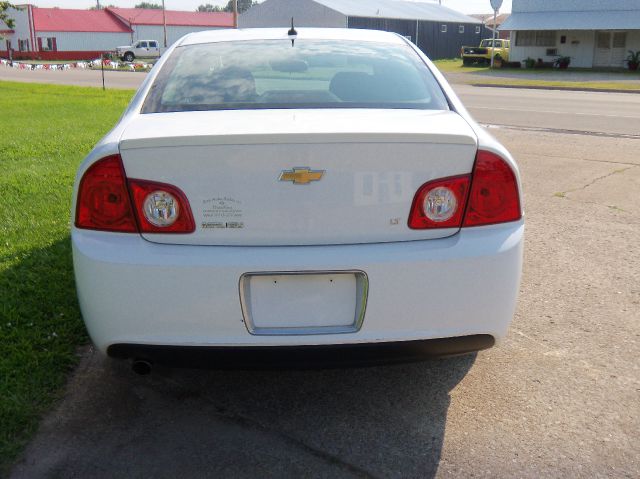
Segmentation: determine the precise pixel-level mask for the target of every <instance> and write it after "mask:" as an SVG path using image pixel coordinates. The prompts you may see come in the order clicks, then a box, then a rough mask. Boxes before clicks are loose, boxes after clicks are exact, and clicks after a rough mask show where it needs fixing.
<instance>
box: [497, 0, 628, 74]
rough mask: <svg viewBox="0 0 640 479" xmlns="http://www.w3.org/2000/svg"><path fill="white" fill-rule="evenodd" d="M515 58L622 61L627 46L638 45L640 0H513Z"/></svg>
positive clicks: (509, 26) (582, 64)
mask: <svg viewBox="0 0 640 479" xmlns="http://www.w3.org/2000/svg"><path fill="white" fill-rule="evenodd" d="M500 29H501V30H511V53H510V57H511V58H512V59H513V60H514V61H521V60H524V59H526V58H528V57H530V58H533V59H538V58H540V59H542V60H543V61H544V62H552V61H553V60H554V59H555V58H557V57H558V56H567V57H570V58H571V66H572V67H579V68H592V67H625V66H626V62H625V60H626V58H627V54H628V51H629V50H633V51H637V50H640V0H513V7H512V13H511V16H510V17H509V18H508V19H507V20H506V21H505V22H504V23H503V24H502V25H501V26H500Z"/></svg>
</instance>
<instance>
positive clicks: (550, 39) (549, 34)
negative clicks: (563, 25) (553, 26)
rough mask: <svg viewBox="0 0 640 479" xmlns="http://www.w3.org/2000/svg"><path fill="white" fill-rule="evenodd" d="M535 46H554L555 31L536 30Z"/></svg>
mask: <svg viewBox="0 0 640 479" xmlns="http://www.w3.org/2000/svg"><path fill="white" fill-rule="evenodd" d="M536 46H537V47H555V46H556V32H555V31H554V30H542V31H539V32H536Z"/></svg>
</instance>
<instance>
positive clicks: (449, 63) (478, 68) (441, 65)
mask: <svg viewBox="0 0 640 479" xmlns="http://www.w3.org/2000/svg"><path fill="white" fill-rule="evenodd" d="M433 63H434V64H435V66H437V67H438V70H440V71H441V72H442V73H475V72H484V71H488V70H489V67H488V66H486V65H473V66H469V67H465V66H462V59H461V58H449V59H445V60H434V62H433Z"/></svg>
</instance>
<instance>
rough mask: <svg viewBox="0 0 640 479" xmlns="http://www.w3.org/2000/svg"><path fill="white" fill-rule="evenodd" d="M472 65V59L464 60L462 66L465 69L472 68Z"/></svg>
mask: <svg viewBox="0 0 640 479" xmlns="http://www.w3.org/2000/svg"><path fill="white" fill-rule="evenodd" d="M472 63H473V60H471V58H463V59H462V65H463V66H465V67H468V66H471V64H472Z"/></svg>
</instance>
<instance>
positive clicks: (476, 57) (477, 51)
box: [460, 38, 511, 65]
mask: <svg viewBox="0 0 640 479" xmlns="http://www.w3.org/2000/svg"><path fill="white" fill-rule="evenodd" d="M493 42H494V40H492V39H490V38H489V39H487V40H482V41H481V42H480V46H479V47H462V49H461V50H460V56H461V57H462V64H463V65H472V64H474V63H480V64H487V65H489V64H490V63H491V56H492V55H493V56H495V55H498V54H500V57H499V58H502V61H503V62H508V61H509V47H510V43H511V42H510V41H509V40H502V39H499V38H496V40H495V46H494V45H493Z"/></svg>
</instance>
